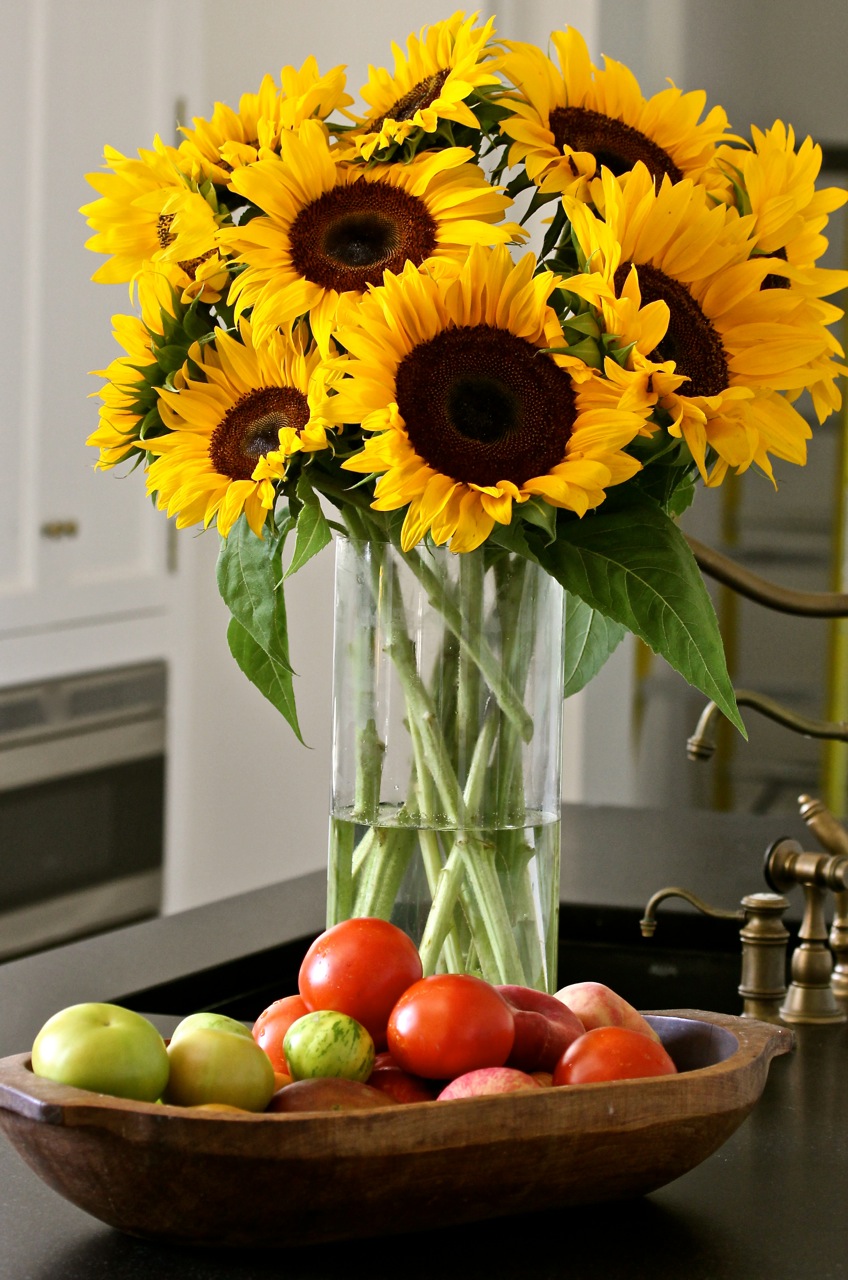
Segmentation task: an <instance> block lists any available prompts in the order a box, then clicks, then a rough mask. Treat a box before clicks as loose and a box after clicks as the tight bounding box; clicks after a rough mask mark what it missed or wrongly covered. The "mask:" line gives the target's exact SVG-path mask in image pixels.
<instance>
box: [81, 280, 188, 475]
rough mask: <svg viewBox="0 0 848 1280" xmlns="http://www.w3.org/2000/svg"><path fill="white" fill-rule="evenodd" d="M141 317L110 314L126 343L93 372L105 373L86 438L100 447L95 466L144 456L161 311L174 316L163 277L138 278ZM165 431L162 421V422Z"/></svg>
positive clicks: (121, 340)
mask: <svg viewBox="0 0 848 1280" xmlns="http://www.w3.org/2000/svg"><path fill="white" fill-rule="evenodd" d="M137 283H138V299H139V304H140V308H141V316H134V315H133V316H126V315H119V316H113V317H112V324H113V326H114V327H113V330H112V334H113V337H114V338H115V340H116V342H118V343H119V344H120V346H121V347H123V350H124V354H123V355H120V356H117V357H116V358H115V359H114V360H113V361H112V362H111V364H110V365H109V367H108V368H106V369H96V370H94V371H93V372H94V374H95V376H98V377H101V378H106V380H107V381H106V383H105V385H104V386H102V387H101V388H100V390H99V391H95V392H92V394H93V395H95V396H97V397H98V398H99V399H100V400H102V402H103V403H102V404H101V406H100V425H99V426H98V428H97V430H96V431H93V432H92V433H91V435H90V436H89V437H88V439H87V440H86V444H89V445H93V446H94V448H96V449H99V450H100V457H99V458H98V460H97V462H96V463H95V466H96V467H97V469H98V470H99V471H108V470H110V468H112V467H114V466H115V465H116V464H117V463H118V462H121V461H122V460H123V459H125V458H128V457H129V455H131V454H135V455H138V456H141V455H144V454H145V452H146V446H145V444H144V443H143V441H142V432H143V431H144V429H145V417H146V416H147V413H148V411H149V408H150V402H151V399H152V398H155V393H154V392H153V391H152V390H151V386H152V375H153V373H154V371H155V366H156V363H157V361H156V355H155V352H154V351H153V340H152V336H151V335H153V334H157V335H158V336H159V337H161V336H162V334H163V321H162V317H163V315H169V316H173V311H174V305H173V293H172V291H171V287H170V284H169V282H168V280H167V278H166V277H165V276H163V275H162V274H161V273H159V272H146V273H143V275H142V276H141V277H140V278H139V280H138V282H137ZM159 429H160V430H161V429H162V428H161V423H159Z"/></svg>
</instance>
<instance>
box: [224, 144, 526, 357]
mask: <svg viewBox="0 0 848 1280" xmlns="http://www.w3.org/2000/svg"><path fill="white" fill-rule="evenodd" d="M471 154H472V153H471V152H470V151H469V150H468V149H467V148H462V147H450V148H447V149H446V150H444V151H434V152H425V153H423V154H421V155H419V156H416V158H415V159H414V160H412V161H411V162H410V163H409V164H397V165H382V166H381V165H374V166H369V167H368V168H364V167H363V166H362V165H351V164H346V163H343V162H340V161H338V160H337V158H336V157H335V156H334V155H333V153H332V152H331V150H330V146H329V143H328V141H327V138H326V136H325V134H324V131H323V129H322V127H321V125H320V124H319V123H318V122H317V121H314V120H307V121H306V122H305V123H304V124H303V125H302V126H301V128H300V129H299V130H298V131H297V132H296V133H295V132H292V133H285V134H283V136H282V138H281V155H280V156H279V157H278V156H269V157H267V158H265V159H263V160H260V161H258V162H257V163H256V164H254V165H250V166H249V167H248V168H245V169H239V170H237V171H236V172H235V173H234V174H233V186H234V187H235V189H236V190H237V191H239V192H240V193H241V194H242V195H244V196H246V197H247V199H248V200H251V201H252V202H253V203H254V204H256V205H258V206H259V208H260V209H263V210H264V211H265V213H266V215H267V216H265V217H256V218H253V219H251V220H250V221H249V222H247V223H245V224H244V226H238V227H233V228H228V229H225V230H222V231H221V233H220V236H221V241H222V243H223V244H224V246H225V248H226V249H227V250H228V251H231V252H232V253H234V254H235V255H236V256H237V257H238V259H239V260H240V261H241V262H243V263H244V264H245V267H246V269H245V270H244V271H243V272H242V273H241V274H240V275H238V276H237V278H236V279H235V281H234V283H233V287H232V290H231V292H230V301H231V302H235V303H236V307H237V313H238V314H240V313H242V312H244V311H245V310H247V309H248V308H250V307H252V308H253V313H252V317H251V320H252V324H253V327H254V330H255V333H256V339H257V341H261V340H262V339H263V338H264V336H265V335H267V334H268V333H270V332H271V330H272V329H274V328H275V327H276V326H277V325H281V326H283V327H285V326H289V325H291V324H292V322H293V321H294V320H295V319H296V317H298V316H302V315H305V314H307V313H308V314H309V319H310V323H311V325H312V330H313V332H314V334H315V337H316V340H317V342H318V345H319V347H320V348H321V350H322V351H323V352H326V351H327V349H328V344H329V341H330V334H331V332H332V330H333V327H334V325H335V324H336V318H337V313H338V312H339V311H340V309H341V311H342V312H343V311H344V309H345V307H346V306H347V304H349V303H350V302H356V301H358V300H359V298H360V296H361V295H362V294H363V293H364V292H365V290H366V289H367V288H368V287H369V286H370V285H375V284H380V283H381V282H382V279H383V272H384V271H386V270H390V271H393V272H395V273H397V272H399V271H400V270H402V268H403V266H404V264H405V263H406V262H407V261H411V262H413V263H414V264H415V266H420V265H421V264H422V263H424V262H428V261H430V260H432V259H436V260H438V259H449V260H454V261H459V260H462V259H463V258H464V257H465V254H466V253H467V250H468V246H469V245H473V244H479V243H483V244H490V245H491V244H499V243H505V242H507V241H509V240H510V238H520V237H521V236H522V235H523V233H522V232H521V230H520V228H519V227H517V226H516V225H515V224H514V223H501V224H500V225H497V226H496V225H493V224H494V223H495V222H496V221H497V219H498V218H500V217H501V215H502V213H503V211H504V209H505V208H506V206H507V205H508V204H509V200H508V199H507V197H506V196H504V195H502V194H501V193H500V192H498V191H497V190H495V188H494V187H492V186H490V185H489V183H488V182H487V181H486V179H485V177H484V176H483V174H482V172H481V171H480V169H479V168H478V167H477V166H476V165H473V164H469V163H467V161H468V160H469V159H470V157H471Z"/></svg>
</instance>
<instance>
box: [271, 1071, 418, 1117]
mask: <svg viewBox="0 0 848 1280" xmlns="http://www.w3.org/2000/svg"><path fill="white" fill-rule="evenodd" d="M393 1105H394V1103H393V1102H392V1099H391V1098H389V1097H388V1096H387V1095H386V1094H385V1093H381V1092H380V1090H379V1089H372V1088H371V1086H370V1085H368V1084H362V1082H361V1081H359V1080H345V1079H343V1078H342V1077H341V1076H322V1077H320V1078H316V1079H313V1080H295V1081H294V1082H293V1083H292V1084H287V1085H285V1086H284V1087H283V1088H282V1089H278V1090H277V1092H276V1093H275V1094H274V1096H273V1098H272V1099H271V1101H270V1102H269V1103H268V1106H267V1108H266V1110H267V1111H368V1110H372V1109H373V1108H375V1107H391V1106H393Z"/></svg>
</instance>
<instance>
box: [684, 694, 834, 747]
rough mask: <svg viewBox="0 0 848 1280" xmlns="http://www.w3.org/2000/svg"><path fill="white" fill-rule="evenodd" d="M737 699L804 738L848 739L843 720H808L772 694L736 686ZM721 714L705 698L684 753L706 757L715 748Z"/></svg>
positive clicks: (741, 704) (714, 705) (740, 704)
mask: <svg viewBox="0 0 848 1280" xmlns="http://www.w3.org/2000/svg"><path fill="white" fill-rule="evenodd" d="M736 702H737V704H738V705H739V706H740V707H751V708H752V709H753V710H754V711H759V712H760V713H761V714H762V715H764V716H768V718H769V719H770V720H775V721H776V722H777V723H778V724H782V725H783V726H784V727H785V728H787V729H792V730H793V731H794V732H795V733H800V734H802V735H803V736H804V737H805V738H829V739H832V740H836V741H837V742H848V724H846V723H845V721H842V720H810V719H808V718H807V716H799V715H797V714H796V713H795V712H794V711H790V710H789V708H788V707H784V706H782V704H781V703H779V702H775V700H774V698H767V697H766V696H765V694H763V693H754V692H753V690H751V689H737V690H736ZM720 715H721V712H720V711H719V708H718V707H717V706H716V704H715V703H714V702H708V703H707V705H706V707H705V708H704V710H703V711H702V712H701V716H700V719H699V720H698V724H697V727H696V729H695V732H694V733H693V734H692V736H691V738H689V739H688V740H687V742H686V754H687V756H688V757H689V759H690V760H709V759H710V757H711V756H712V755H713V753H714V751H715V749H716V740H715V734H716V723H717V721H718V718H719V716H720Z"/></svg>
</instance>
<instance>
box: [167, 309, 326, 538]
mask: <svg viewBox="0 0 848 1280" xmlns="http://www.w3.org/2000/svg"><path fill="white" fill-rule="evenodd" d="M190 356H191V359H192V361H193V362H194V363H195V364H196V365H197V366H198V367H199V368H200V370H201V372H202V373H203V380H200V379H194V378H191V377H189V376H184V378H183V386H182V388H181V389H179V390H175V391H171V390H166V389H164V388H163V389H161V390H160V397H161V399H160V413H161V415H162V419H163V421H164V423H165V425H166V427H167V428H168V434H166V435H163V436H157V437H156V438H155V439H153V440H151V441H149V442H145V443H146V444H147V447H148V449H149V451H150V453H152V454H154V455H155V456H156V460H155V461H154V462H153V463H152V464H151V466H150V469H149V472H148V476H147V491H148V493H155V494H156V495H157V506H158V507H159V509H160V510H167V512H168V515H169V516H172V515H176V516H177V527H178V528H184V527H185V526H186V525H192V524H196V523H198V522H199V521H202V522H203V524H204V525H208V524H209V523H210V522H211V520H212V519H213V518H214V519H215V520H216V524H217V527H218V532H219V533H220V534H221V535H222V536H223V537H226V535H227V534H228V533H229V531H230V529H231V528H232V526H233V524H234V523H235V521H236V520H237V519H238V518H239V516H240V515H241V513H242V511H244V513H245V515H246V517H247V520H248V523H249V525H250V527H251V529H252V530H253V532H254V533H255V534H257V536H259V537H261V536H262V526H263V525H264V523H265V519H266V517H267V514H268V512H269V510H271V509H272V508H273V505H274V499H275V489H274V483H273V481H274V478H275V477H282V475H283V474H284V472H285V460H286V458H288V457H290V456H291V455H292V454H293V453H295V452H298V451H311V450H317V449H323V448H326V447H327V435H326V429H325V423H324V421H323V419H322V418H321V417H320V415H319V414H318V413H317V412H316V406H317V405H318V404H319V403H321V402H322V401H323V400H324V399H325V397H326V393H327V378H326V376H325V373H324V370H323V369H322V367H321V365H320V357H319V354H318V352H317V350H316V349H314V348H312V349H309V347H308V346H307V335H306V332H305V329H304V327H303V326H300V327H299V328H298V329H296V330H295V332H294V334H293V335H292V337H291V339H285V338H283V336H282V335H281V334H279V333H272V334H271V335H270V336H269V337H268V339H267V340H266V341H264V342H263V343H262V345H261V346H258V345H256V344H255V343H254V340H253V334H252V332H251V327H250V324H249V323H248V321H246V320H242V321H241V324H240V326H239V338H236V337H235V336H231V335H229V334H226V333H223V332H222V333H220V334H219V335H218V336H217V338H216V339H215V341H214V343H209V344H208V345H206V346H204V347H202V348H200V347H195V348H193V349H192V351H191V353H190ZM260 464H264V465H260ZM269 464H275V465H270V466H269ZM257 473H258V474H257Z"/></svg>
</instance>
